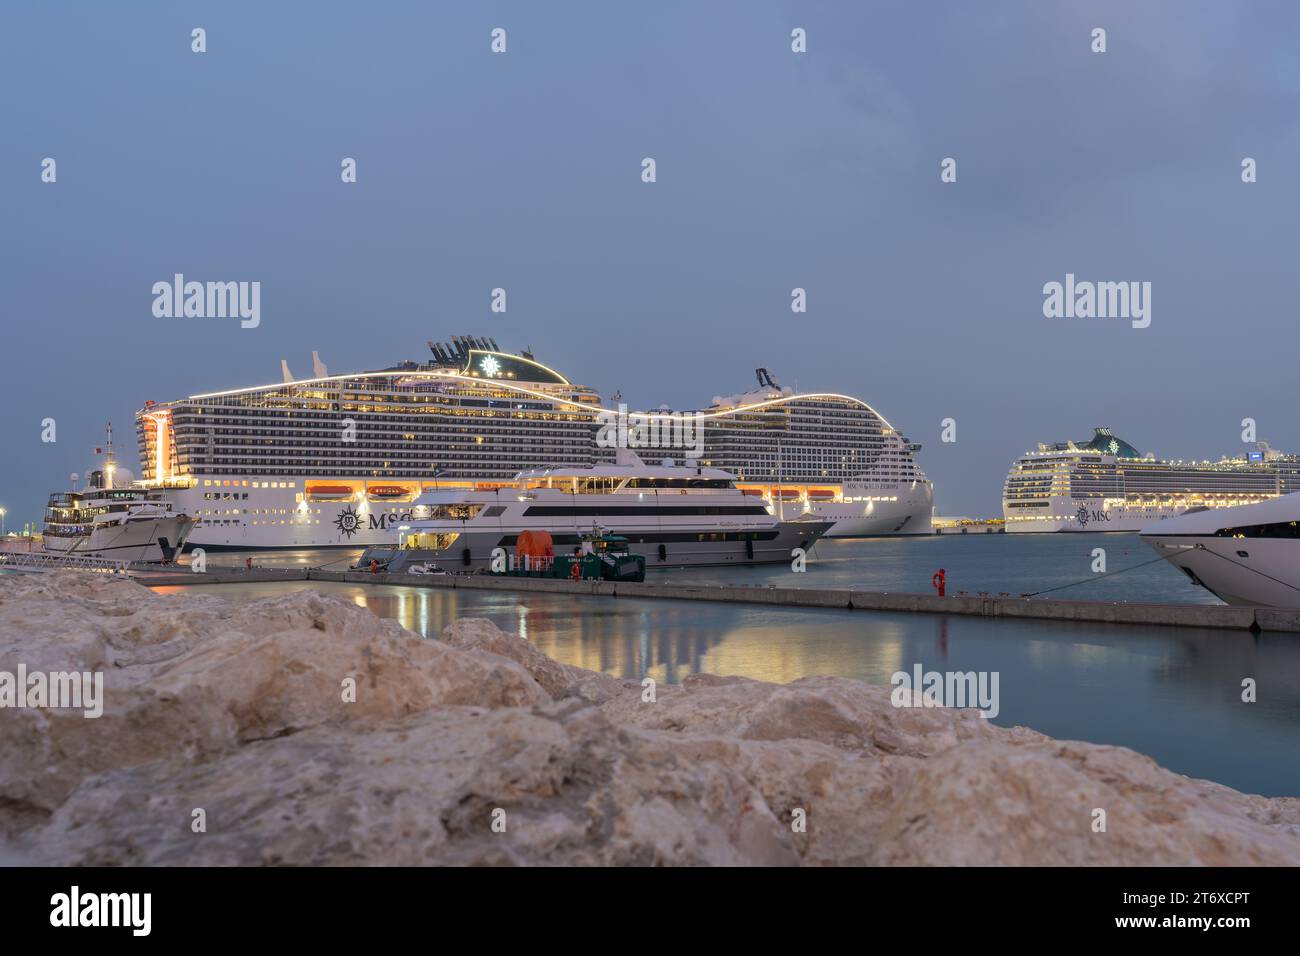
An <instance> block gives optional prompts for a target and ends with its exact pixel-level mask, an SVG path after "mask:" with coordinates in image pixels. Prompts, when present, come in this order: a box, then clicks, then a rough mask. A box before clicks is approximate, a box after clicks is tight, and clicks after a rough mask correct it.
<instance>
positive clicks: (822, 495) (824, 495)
mask: <svg viewBox="0 0 1300 956" xmlns="http://www.w3.org/2000/svg"><path fill="white" fill-rule="evenodd" d="M808 497H809V498H812V499H814V500H816V501H827V500H829V499H831V498H834V497H835V489H834V488H809V489H808Z"/></svg>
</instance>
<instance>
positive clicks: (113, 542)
mask: <svg viewBox="0 0 1300 956" xmlns="http://www.w3.org/2000/svg"><path fill="white" fill-rule="evenodd" d="M72 481H73V484H74V485H75V484H76V481H77V476H76V475H73V476H72ZM86 485H87V486H86V488H84V489H83V490H81V491H61V492H55V493H54V494H52V495H50V498H49V502H48V504H47V506H46V509H45V527H44V530H43V531H42V533H41V534H42V538H43V540H44V547H45V551H46V552H47V553H48V554H56V555H71V556H76V557H93V558H112V559H114V560H117V561H148V562H168V561H172V560H173V559H174V558H176V557H177V556H178V555H179V554H180V552H181V551H182V550H183V549H184V547H185V541H186V539H187V538H188V537H189V534H190V531H191V530H192V529H193V527H194V521H193V519H192V518H191V517H190V516H189V515H187V514H184V513H182V512H180V511H179V510H177V509H176V507H175V503H174V502H172V501H171V500H170V499H169V498H168V497H167V495H166V493H165V492H163V491H160V490H155V489H148V488H144V487H141V486H139V485H138V484H137V483H136V482H134V480H133V476H132V474H131V473H130V472H129V471H127V470H126V469H125V468H120V467H118V465H117V461H116V459H115V458H114V456H113V427H112V425H110V426H109V430H108V448H107V451H106V454H105V457H104V461H103V464H102V465H101V466H100V467H99V468H98V469H96V470H94V471H92V472H91V473H90V475H89V476H88V479H87V482H86Z"/></svg>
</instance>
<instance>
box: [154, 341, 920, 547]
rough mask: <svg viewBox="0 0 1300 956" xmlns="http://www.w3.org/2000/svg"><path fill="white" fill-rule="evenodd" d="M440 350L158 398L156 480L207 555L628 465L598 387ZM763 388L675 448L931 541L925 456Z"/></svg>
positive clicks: (787, 515) (868, 416) (795, 505)
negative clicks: (372, 365) (426, 499)
mask: <svg viewBox="0 0 1300 956" xmlns="http://www.w3.org/2000/svg"><path fill="white" fill-rule="evenodd" d="M429 347H430V350H431V358H430V359H429V360H428V361H426V362H422V363H416V362H404V363H402V364H400V365H396V366H393V367H391V368H386V369H380V370H378V371H371V372H358V373H351V374H345V375H330V374H329V372H328V370H327V369H326V368H325V367H324V366H323V365H322V364H320V362H319V360H316V359H315V356H313V360H314V362H313V364H314V369H313V375H312V377H311V378H307V379H298V380H295V379H294V378H293V377H292V375H291V373H290V372H289V369H288V367H287V365H284V364H283V363H282V378H283V381H280V382H276V383H273V384H270V385H261V386H255V387H250V388H238V389H231V390H227V391H220V392H210V393H205V394H199V395H191V396H190V397H188V398H185V399H180V400H178V401H173V402H165V403H155V402H148V403H146V404H145V407H144V408H142V409H141V410H140V411H139V412H138V414H137V419H136V425H137V438H138V443H139V449H140V463H141V471H142V477H143V481H144V484H145V485H146V487H162V488H166V489H168V491H169V498H171V499H172V500H173V501H174V502H175V503H176V507H177V508H178V509H181V510H183V511H185V512H186V513H187V514H190V515H193V516H194V517H195V518H196V519H197V522H198V523H197V525H196V526H195V528H194V530H193V531H192V533H191V534H190V545H191V547H192V548H196V547H198V548H204V549H207V550H269V549H292V548H321V547H350V548H363V547H368V546H371V545H384V544H391V543H392V542H393V541H394V540H395V537H396V533H397V529H398V527H399V526H400V525H401V524H403V523H408V522H409V521H411V520H412V516H413V515H412V507H413V504H414V502H415V500H416V499H417V498H418V497H420V496H421V495H422V494H424V493H425V492H429V491H447V490H451V491H458V490H459V491H480V492H481V491H492V490H494V489H496V488H506V487H514V485H515V484H516V481H515V478H516V475H518V474H519V473H520V472H523V471H527V470H531V469H538V468H547V467H556V466H564V467H594V466H598V465H608V464H612V463H613V462H614V459H615V451H616V449H615V448H613V447H605V446H604V445H603V444H602V443H601V442H600V441H598V435H599V434H600V431H601V423H602V421H603V420H606V416H609V415H614V414H617V413H616V412H614V411H613V410H610V409H603V408H602V406H601V400H600V396H599V395H598V394H597V393H596V392H595V391H594V390H593V389H591V388H588V387H586V386H582V385H577V384H575V383H573V382H571V381H570V380H569V379H567V378H566V377H565V376H563V375H562V374H560V373H559V372H557V371H555V370H554V369H552V368H549V367H547V366H545V365H543V364H542V363H541V362H539V361H537V359H536V358H535V357H534V356H533V355H532V354H531V353H530V352H528V351H524V352H522V353H520V354H518V355H512V354H510V353H507V352H504V351H502V350H501V349H500V348H498V347H497V344H496V342H494V341H493V340H491V339H484V338H474V337H470V336H457V337H454V338H453V339H452V340H451V341H450V343H429ZM760 384H761V385H762V388H761V389H760V391H759V392H757V393H751V394H749V395H743V396H734V397H733V398H731V399H721V398H719V399H716V400H715V401H714V403H713V405H712V406H711V407H710V408H709V409H707V410H702V411H701V412H700V413H699V415H700V418H701V419H702V421H703V422H704V429H703V432H704V433H703V443H702V447H700V448H698V449H695V450H693V451H686V450H684V449H682V450H668V451H665V452H664V453H663V454H664V455H665V456H666V457H673V458H676V459H678V460H679V461H681V462H682V463H685V462H687V461H689V463H690V464H699V465H701V466H709V467H714V468H720V469H722V470H725V471H727V472H730V473H733V474H735V475H737V477H738V478H739V479H741V480H740V481H739V484H740V486H741V487H742V488H745V489H748V491H749V493H750V494H751V495H756V496H761V497H762V499H763V501H764V502H765V503H766V505H767V506H768V507H769V508H770V509H771V511H772V513H773V514H774V515H776V516H777V517H778V518H783V519H786V520H799V519H800V518H801V516H805V517H806V518H807V520H810V521H817V520H827V519H829V520H835V521H837V522H848V523H849V524H846V525H845V527H847V528H849V529H850V530H849V533H855V534H864V533H865V534H895V533H929V530H930V528H929V521H930V502H931V500H932V493H931V490H930V483H929V481H928V480H927V479H926V478H925V476H924V474H922V473H921V471H920V469H919V468H917V467H916V464H915V462H914V460H913V458H912V454H913V452H914V451H915V450H916V448H917V447H918V446H916V445H913V444H911V443H909V442H908V441H907V440H906V439H905V438H903V437H902V436H901V435H900V434H899V433H898V432H897V431H896V430H895V429H894V428H893V427H892V426H890V425H889V423H888V422H886V421H885V420H884V419H883V418H881V417H880V416H879V415H877V414H876V413H875V412H874V411H873V410H872V409H871V408H870V407H868V406H867V405H866V404H864V403H863V402H861V401H858V400H857V399H854V398H851V397H849V396H845V395H834V394H822V393H814V394H796V393H794V392H793V391H792V390H790V389H782V388H780V387H778V386H777V385H776V383H775V382H774V381H773V380H772V379H771V377H770V375H768V374H767V373H766V372H764V371H762V370H760ZM654 414H658V413H633V417H637V416H640V417H642V418H645V417H647V416H650V415H654ZM642 453H643V454H644V451H643V452H642ZM647 460H656V461H657V458H656V457H655V456H653V455H650V456H647ZM836 509H840V511H837V510H836ZM840 512H842V513H840ZM837 527H840V525H837ZM841 533H842V532H841Z"/></svg>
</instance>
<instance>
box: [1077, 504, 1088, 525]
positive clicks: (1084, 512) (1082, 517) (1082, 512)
mask: <svg viewBox="0 0 1300 956" xmlns="http://www.w3.org/2000/svg"><path fill="white" fill-rule="evenodd" d="M1075 517H1076V518H1077V519H1078V521H1079V527H1080V528H1086V527H1087V526H1088V509H1087V508H1080V509H1079V511H1078V513H1077V514H1076V515H1075Z"/></svg>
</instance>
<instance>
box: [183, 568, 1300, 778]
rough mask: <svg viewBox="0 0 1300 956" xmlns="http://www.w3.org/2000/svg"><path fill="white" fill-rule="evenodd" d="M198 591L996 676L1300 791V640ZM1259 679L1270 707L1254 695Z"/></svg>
mask: <svg viewBox="0 0 1300 956" xmlns="http://www.w3.org/2000/svg"><path fill="white" fill-rule="evenodd" d="M160 590H168V591H173V590H176V589H160ZM193 590H199V591H209V592H211V593H215V594H219V595H220V596H222V597H224V598H228V599H232V600H241V601H242V600H249V599H253V598H256V597H262V596H270V595H274V594H282V593H285V592H288V591H296V590H319V591H322V592H328V593H333V594H339V595H342V596H345V597H347V598H349V599H351V600H353V601H355V602H356V603H357V604H358V605H359V606H362V607H366V608H368V609H369V610H370V611H372V612H373V613H375V614H378V615H380V616H382V617H387V618H392V619H394V620H396V621H398V622H399V623H401V625H402V626H403V627H406V628H408V629H409V630H412V631H414V632H416V633H417V634H422V635H424V636H426V637H430V638H436V637H437V636H438V635H439V634H440V633H441V631H442V629H443V628H444V627H446V626H447V625H448V624H450V623H451V622H452V621H454V620H456V619H458V618H462V617H486V618H488V619H490V620H492V621H493V622H494V623H495V624H497V626H498V627H500V628H502V629H503V630H505V631H507V632H509V633H512V634H517V635H518V636H519V637H520V638H522V639H524V640H529V641H532V642H533V644H535V645H536V646H537V647H538V649H540V650H541V651H542V652H544V653H545V654H547V655H549V656H550V657H553V658H555V659H556V660H560V661H563V662H564V663H566V664H574V665H577V666H579V667H584V668H587V669H590V670H599V671H603V672H605V673H608V674H612V675H614V676H617V677H621V678H629V679H634V680H640V679H642V678H644V677H653V678H654V679H655V680H656V681H660V682H665V683H676V682H678V681H680V680H681V679H682V678H683V677H684V676H686V675H687V674H692V673H701V672H703V673H711V674H738V675H743V676H747V677H753V678H757V679H761V680H768V681H776V682H781V683H786V682H789V681H793V680H797V679H799V678H801V677H807V676H812V675H819V674H830V675H838V676H843V677H853V678H857V679H859V680H865V681H870V682H873V683H878V684H887V683H889V679H890V676H891V675H892V674H894V673H895V672H896V671H900V670H910V669H911V668H912V666H913V665H915V664H917V663H919V664H921V665H922V666H923V667H924V668H925V669H935V670H945V671H946V670H951V671H971V670H973V671H997V672H998V673H999V675H1000V690H1001V702H1000V704H1001V709H1000V713H999V715H998V717H997V718H996V721H995V722H996V723H998V724H1001V725H1004V726H1012V725H1016V724H1023V725H1025V726H1029V727H1032V728H1034V729H1035V730H1039V731H1042V732H1043V733H1046V734H1050V735H1052V736H1054V737H1060V738H1066V739H1081V740H1089V741H1093V742H1095V743H1109V744H1120V745H1123V746H1127V747H1132V748H1133V749H1135V750H1138V751H1140V752H1141V753H1145V754H1148V755H1150V756H1152V757H1154V758H1155V759H1156V760H1157V761H1159V762H1160V763H1162V764H1164V765H1165V766H1167V767H1170V768H1172V769H1174V770H1177V771H1179V772H1182V773H1187V774H1189V775H1192V776H1199V777H1208V778H1210V779H1214V780H1219V781H1222V782H1224V783H1227V784H1229V785H1231V786H1234V787H1237V788H1239V789H1243V790H1247V791H1251V792H1257V793H1266V794H1273V795H1277V794H1290V795H1296V794H1300V759H1297V758H1300V640H1297V639H1296V637H1295V636H1294V635H1283V634H1262V635H1259V636H1258V637H1256V636H1253V635H1251V634H1249V633H1248V632H1244V631H1241V632H1238V631H1222V630H1210V629H1196V628H1172V627H1165V628H1161V627H1147V628H1140V627H1119V626H1114V625H1101V624H1081V623H1069V622H1047V621H1008V620H997V619H991V618H990V619H986V618H974V617H971V618H966V617H940V616H932V615H909V614H875V613H855V612H846V611H839V610H817V609H802V608H774V607H764V606H757V605H755V606H745V605H718V604H705V603H696V602H685V601H683V602H677V601H637V600H630V599H626V598H583V599H581V600H580V601H575V600H574V599H572V598H568V597H564V596H561V595H543V594H529V595H515V594H511V593H508V592H493V591H467V590H466V591H459V590H449V589H442V588H434V589H423V588H404V587H393V586H359V585H345V584H325V583H317V582H293V583H287V584H257V585H226V586H220V587H200V588H195V589H193ZM1248 677H1249V678H1253V679H1254V680H1255V681H1256V682H1257V684H1258V701H1257V702H1256V703H1249V704H1248V703H1244V702H1243V701H1242V700H1241V682H1242V680H1243V679H1245V678H1248Z"/></svg>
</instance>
